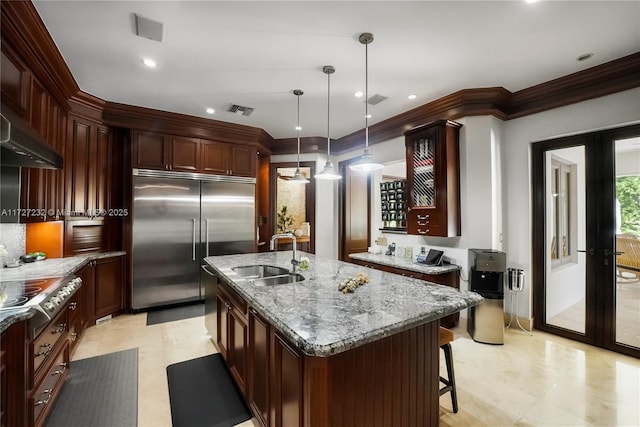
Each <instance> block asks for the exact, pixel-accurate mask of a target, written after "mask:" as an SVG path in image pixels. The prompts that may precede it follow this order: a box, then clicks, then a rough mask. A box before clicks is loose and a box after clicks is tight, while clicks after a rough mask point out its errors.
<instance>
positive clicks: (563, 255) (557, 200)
mask: <svg viewBox="0 0 640 427" xmlns="http://www.w3.org/2000/svg"><path fill="white" fill-rule="evenodd" d="M550 184H551V185H550V191H551V204H552V209H551V218H550V219H551V224H552V238H551V248H550V249H551V250H550V254H551V263H552V266H558V265H563V264H567V263H572V262H575V242H576V228H577V218H576V197H575V189H576V185H577V183H576V165H575V164H574V163H569V162H567V161H565V160H563V159H560V158H557V157H553V158H552V159H551V182H550Z"/></svg>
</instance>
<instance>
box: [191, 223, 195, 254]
mask: <svg viewBox="0 0 640 427" xmlns="http://www.w3.org/2000/svg"><path fill="white" fill-rule="evenodd" d="M192 242H193V245H192V250H191V260H192V261H195V260H196V218H193V239H192Z"/></svg>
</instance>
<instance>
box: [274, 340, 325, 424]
mask: <svg viewBox="0 0 640 427" xmlns="http://www.w3.org/2000/svg"><path fill="white" fill-rule="evenodd" d="M271 349H272V350H271V374H272V387H271V396H270V399H271V402H272V405H271V423H270V424H269V425H270V426H272V427H302V426H304V425H305V423H304V370H303V367H304V365H303V356H302V354H301V353H300V352H299V351H298V350H297V349H296V348H295V347H294V346H293V345H291V344H289V343H288V342H287V340H286V339H284V338H283V337H282V336H280V335H279V334H278V333H273V334H272V335H271ZM315 422H317V421H315Z"/></svg>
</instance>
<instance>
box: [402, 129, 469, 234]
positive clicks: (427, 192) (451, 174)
mask: <svg viewBox="0 0 640 427" xmlns="http://www.w3.org/2000/svg"><path fill="white" fill-rule="evenodd" d="M461 126H462V125H460V124H459V123H456V122H452V121H450V120H438V121H435V122H432V123H429V124H426V125H423V126H419V127H416V128H414V129H411V130H409V131H407V132H405V134H404V135H405V145H406V149H407V233H408V234H416V235H425V236H438V237H454V236H459V235H460V154H459V148H458V135H459V129H460V127H461Z"/></svg>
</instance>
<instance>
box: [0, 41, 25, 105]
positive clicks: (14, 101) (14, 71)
mask: <svg viewBox="0 0 640 427" xmlns="http://www.w3.org/2000/svg"><path fill="white" fill-rule="evenodd" d="M29 77H30V73H29V71H28V70H27V67H25V66H24V64H22V62H21V61H20V60H18V57H17V55H16V54H15V53H14V52H13V50H11V49H10V48H9V47H8V46H7V44H6V43H3V44H2V57H1V58H0V90H1V92H2V102H3V103H4V104H6V105H7V106H9V107H10V108H11V109H13V110H14V111H15V112H16V113H17V114H19V115H20V116H22V117H24V118H28V116H27V102H28V98H29Z"/></svg>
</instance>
